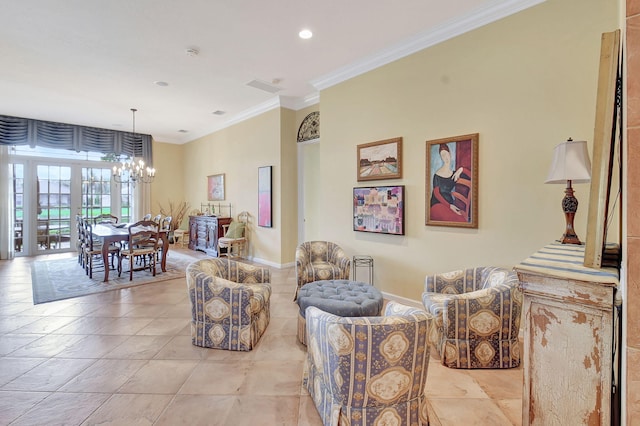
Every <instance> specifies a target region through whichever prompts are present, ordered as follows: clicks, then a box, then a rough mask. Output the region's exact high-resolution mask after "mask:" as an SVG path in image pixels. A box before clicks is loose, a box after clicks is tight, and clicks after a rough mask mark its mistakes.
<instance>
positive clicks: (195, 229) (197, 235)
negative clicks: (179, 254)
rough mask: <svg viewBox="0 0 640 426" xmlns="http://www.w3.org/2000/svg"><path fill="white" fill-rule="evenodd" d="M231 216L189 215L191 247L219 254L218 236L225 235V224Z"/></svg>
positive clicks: (212, 254)
mask: <svg viewBox="0 0 640 426" xmlns="http://www.w3.org/2000/svg"><path fill="white" fill-rule="evenodd" d="M229 223H231V218H230V217H217V216H189V248H190V249H191V250H199V251H203V252H205V253H207V254H208V255H211V256H214V257H217V256H218V238H220V237H222V236H224V226H226V225H228V224H229Z"/></svg>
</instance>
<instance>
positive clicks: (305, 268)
mask: <svg viewBox="0 0 640 426" xmlns="http://www.w3.org/2000/svg"><path fill="white" fill-rule="evenodd" d="M350 268H351V259H350V258H349V257H348V256H347V255H346V253H345V252H344V250H342V248H340V246H339V245H337V244H336V243H332V242H330V241H307V242H304V243H302V244H300V245H299V246H298V247H297V248H296V277H297V286H296V292H295V295H294V297H293V300H294V301H295V300H297V299H298V290H300V287H302V286H303V285H305V284H307V283H310V282H313V281H320V280H348V279H349V270H350Z"/></svg>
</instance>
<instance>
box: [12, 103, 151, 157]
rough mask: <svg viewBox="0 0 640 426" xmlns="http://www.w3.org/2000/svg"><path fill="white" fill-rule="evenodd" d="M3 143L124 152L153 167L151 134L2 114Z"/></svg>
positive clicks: (75, 149)
mask: <svg viewBox="0 0 640 426" xmlns="http://www.w3.org/2000/svg"><path fill="white" fill-rule="evenodd" d="M0 145H29V146H31V147H36V146H43V147H47V148H59V149H70V150H74V151H76V152H80V151H90V152H101V153H103V154H111V153H115V154H116V155H120V154H124V155H127V156H129V157H141V158H142V159H143V160H144V162H145V163H146V164H147V165H149V166H152V165H153V156H152V151H151V135H144V134H140V133H135V134H133V133H131V132H121V131H118V130H108V129H100V128H97V127H86V126H78V125H75V124H66V123H54V122H51V121H41V120H34V119H32V118H21V117H11V116H8V115H0Z"/></svg>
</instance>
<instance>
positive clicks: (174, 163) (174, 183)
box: [151, 142, 189, 229]
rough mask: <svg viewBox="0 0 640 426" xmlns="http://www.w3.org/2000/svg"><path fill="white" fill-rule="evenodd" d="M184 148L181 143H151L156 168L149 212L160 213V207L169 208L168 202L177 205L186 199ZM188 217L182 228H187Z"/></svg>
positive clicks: (166, 209)
mask: <svg viewBox="0 0 640 426" xmlns="http://www.w3.org/2000/svg"><path fill="white" fill-rule="evenodd" d="M183 154H184V149H183V147H182V146H181V145H174V144H169V143H162V142H154V143H153V166H154V167H155V168H156V170H158V173H157V174H156V178H155V179H154V181H153V184H152V185H151V213H152V214H153V215H154V216H155V215H156V214H158V213H160V207H161V206H162V208H163V209H164V210H165V211H168V210H169V202H171V203H172V204H173V205H174V206H178V205H179V203H181V202H182V201H186V199H185V195H184V188H185V181H184V168H183ZM188 222H189V218H188V217H186V216H185V219H184V221H183V223H182V224H181V226H180V227H181V228H182V229H187V225H188Z"/></svg>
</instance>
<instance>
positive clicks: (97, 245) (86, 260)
mask: <svg viewBox="0 0 640 426" xmlns="http://www.w3.org/2000/svg"><path fill="white" fill-rule="evenodd" d="M82 224H83V226H82V252H83V262H82V264H83V266H84V271H85V274H87V275H89V278H93V269H94V266H99V265H100V264H102V263H103V262H102V243H101V242H100V241H97V240H95V239H94V238H93V232H92V231H93V225H91V222H90V221H89V220H88V219H83V220H82ZM108 250H109V257H111V267H114V266H115V257H116V256H117V255H118V252H119V251H120V247H118V246H117V245H113V244H112V245H109V248H108ZM94 260H98V264H97V265H96V264H94ZM103 266H104V267H105V268H108V267H109V265H103Z"/></svg>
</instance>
